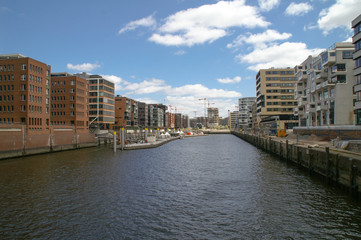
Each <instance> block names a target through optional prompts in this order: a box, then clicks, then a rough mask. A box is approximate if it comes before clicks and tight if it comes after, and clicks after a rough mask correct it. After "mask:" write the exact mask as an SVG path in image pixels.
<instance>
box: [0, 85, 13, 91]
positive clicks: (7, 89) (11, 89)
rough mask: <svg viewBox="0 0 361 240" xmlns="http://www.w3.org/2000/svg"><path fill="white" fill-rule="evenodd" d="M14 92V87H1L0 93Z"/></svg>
mask: <svg viewBox="0 0 361 240" xmlns="http://www.w3.org/2000/svg"><path fill="white" fill-rule="evenodd" d="M3 90H4V92H6V91H14V85H0V92H2V91H3Z"/></svg>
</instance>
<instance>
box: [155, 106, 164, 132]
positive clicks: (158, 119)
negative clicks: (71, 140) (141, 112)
mask: <svg viewBox="0 0 361 240" xmlns="http://www.w3.org/2000/svg"><path fill="white" fill-rule="evenodd" d="M153 127H154V128H162V127H164V110H163V109H162V108H159V107H154V108H153Z"/></svg>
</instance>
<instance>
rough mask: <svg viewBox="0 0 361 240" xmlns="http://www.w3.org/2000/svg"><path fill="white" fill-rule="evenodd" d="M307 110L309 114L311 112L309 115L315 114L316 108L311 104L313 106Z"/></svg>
mask: <svg viewBox="0 0 361 240" xmlns="http://www.w3.org/2000/svg"><path fill="white" fill-rule="evenodd" d="M308 109H309V112H311V113H312V112H313V113H314V112H316V106H315V105H314V104H313V105H310V106H309V108H308Z"/></svg>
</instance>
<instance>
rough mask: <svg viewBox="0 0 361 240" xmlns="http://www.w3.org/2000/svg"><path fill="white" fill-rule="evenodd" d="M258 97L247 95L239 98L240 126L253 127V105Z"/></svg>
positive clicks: (243, 127)
mask: <svg viewBox="0 0 361 240" xmlns="http://www.w3.org/2000/svg"><path fill="white" fill-rule="evenodd" d="M255 102H256V97H245V98H240V99H238V109H239V110H238V111H239V119H238V122H239V126H240V128H242V129H245V128H250V127H252V105H253V104H254V103H255Z"/></svg>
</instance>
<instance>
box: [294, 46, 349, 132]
mask: <svg viewBox="0 0 361 240" xmlns="http://www.w3.org/2000/svg"><path fill="white" fill-rule="evenodd" d="M352 52H353V46H352V44H350V43H336V44H334V45H332V46H331V47H330V48H328V49H326V50H325V51H323V52H322V53H320V54H319V55H318V56H314V57H311V56H310V57H308V58H307V59H306V60H305V61H304V62H303V63H302V64H300V65H299V66H296V67H295V70H296V76H297V79H298V80H297V85H296V87H295V98H296V100H297V106H296V108H295V114H296V115H298V116H299V123H298V125H299V126H328V125H353V124H354V119H353V118H354V117H353V109H352V105H353V99H354V97H353V94H352V86H353V85H354V77H353V68H354V63H353V60H352Z"/></svg>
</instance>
